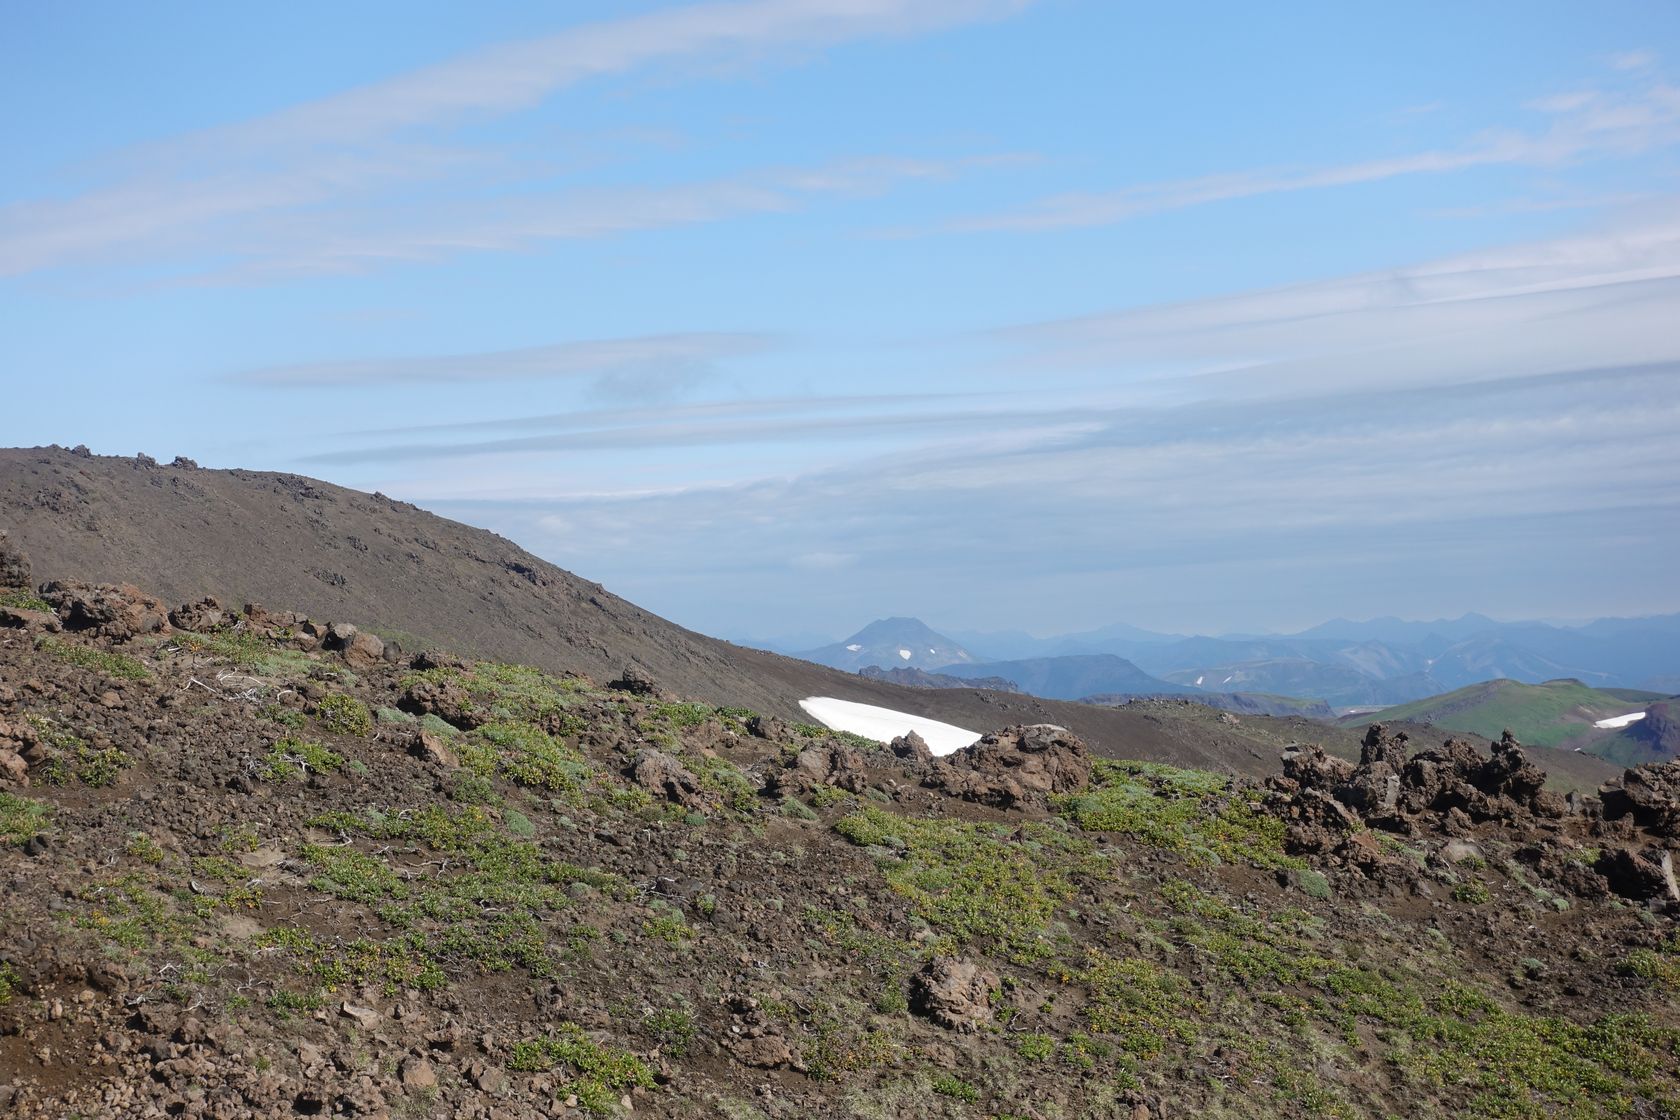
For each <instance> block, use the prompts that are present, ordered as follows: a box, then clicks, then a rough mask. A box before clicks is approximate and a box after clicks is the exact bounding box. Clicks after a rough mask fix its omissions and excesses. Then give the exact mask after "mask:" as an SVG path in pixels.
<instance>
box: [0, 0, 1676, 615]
mask: <svg viewBox="0 0 1680 1120" xmlns="http://www.w3.org/2000/svg"><path fill="white" fill-rule="evenodd" d="M0 27H3V28H4V34H0V99H3V101H4V104H6V105H7V106H8V111H7V112H6V113H4V114H0V152H4V156H3V157H0V158H3V161H4V163H3V166H4V168H5V174H4V175H0V376H3V378H4V382H5V385H6V389H7V392H6V393H5V394H4V398H3V399H4V400H5V401H6V405H5V407H4V408H0V443H3V444H6V445H37V444H45V443H60V444H64V445H67V446H70V445H75V444H87V445H88V446H90V447H91V448H92V449H93V450H94V451H96V452H99V453H102V454H126V455H132V454H134V453H136V452H145V453H147V454H151V455H153V456H156V457H158V458H160V459H162V460H164V461H166V462H167V461H168V460H169V459H171V458H173V457H174V456H176V455H185V456H188V457H190V458H193V459H195V460H197V461H198V462H199V463H200V464H202V465H204V466H207V467H246V468H253V469H264V470H279V471H289V472H296V473H301V474H307V475H311V476H314V477H319V478H324V479H327V480H330V481H332V482H336V483H339V484H342V485H346V486H351V487H355V488H358V489H363V490H370V491H371V490H378V491H382V492H384V493H386V494H389V495H391V496H393V497H398V498H403V499H406V500H409V501H413V502H416V503H418V504H420V505H422V506H425V507H427V508H429V509H433V510H435V511H437V512H440V513H443V514H445V515H447V516H451V517H455V518H458V519H460V520H463V521H466V522H469V523H471V524H474V525H480V526H484V527H486V528H490V529H493V530H495V531H497V532H499V533H502V534H503V535H505V536H507V537H509V538H511V539H513V540H515V541H517V542H519V543H521V544H523V545H525V546H526V547H527V548H529V549H530V550H532V551H533V552H536V553H537V554H539V555H541V556H543V557H545V558H547V559H549V560H552V561H554V562H555V563H557V564H560V565H561V566H563V567H566V568H569V569H571V570H573V571H576V572H578V573H580V574H581V575H584V576H586V577H588V578H590V579H593V580H598V581H600V582H602V583H604V584H605V585H606V586H607V587H608V588H609V589H610V590H613V591H615V592H617V593H619V594H621V595H624V596H625V597H627V598H630V599H632V600H633V601H635V602H638V603H640V604H641V605H643V606H645V607H647V608H649V609H651V610H654V611H657V612H659V613H661V614H664V615H666V616H667V617H670V618H672V619H675V620H676V621H678V622H681V623H683V624H685V625H688V626H690V627H693V628H695V629H699V630H703V631H706V632H709V633H713V634H718V635H720V636H726V637H746V636H755V637H768V636H775V635H784V634H790V633H800V634H813V633H815V634H828V635H832V636H836V637H838V636H840V635H843V634H846V633H850V632H851V631H853V630H855V629H857V628H858V627H860V626H862V625H863V624H864V623H865V622H867V621H869V620H870V619H872V618H877V617H882V616H887V615H916V616H919V617H921V618H923V619H925V620H927V621H929V622H930V623H932V624H934V625H936V626H944V627H947V628H951V629H964V630H1001V629H1021V630H1026V631H1028V632H1031V633H1035V634H1040V635H1043V634H1051V633H1057V632H1066V631H1075V630H1083V629H1089V628H1092V627H1095V626H1099V625H1105V624H1109V623H1115V622H1127V623H1131V624H1134V625H1139V626H1145V627H1150V628H1154V629H1160V630H1167V631H1172V632H1198V631H1200V632H1227V631H1239V630H1240V631H1251V632H1252V631H1265V630H1279V631H1288V630H1293V629H1298V628H1302V627H1305V626H1309V625H1312V624H1314V623H1316V622H1319V621H1322V620H1324V619H1327V618H1331V617H1336V616H1342V617H1356V618H1367V617H1373V616H1379V615H1398V616H1402V617H1410V618H1435V617H1451V616H1456V615H1458V614H1461V613H1463V612H1465V611H1471V610H1475V611H1481V612H1483V613H1487V614H1490V615H1493V616H1495V617H1501V618H1526V617H1546V618H1582V619H1584V618H1590V617H1595V616H1601V615H1637V614H1650V613H1658V612H1668V611H1675V610H1680V581H1677V580H1676V579H1675V578H1674V574H1673V573H1674V571H1675V561H1674V557H1675V556H1676V555H1677V554H1680V439H1677V438H1676V436H1675V433H1676V431H1677V430H1680V327H1677V326H1676V320H1677V319H1680V5H1676V4H1674V3H1672V2H1669V0H1645V2H1628V0H1602V2H1600V3H1595V4H1592V5H1584V4H1579V3H1573V2H1549V0H1538V2H1537V0H1524V2H1520V3H1518V2H1503V0H1499V2H1495V0H1490V2H1486V3H1478V4H1470V5H1467V4H1461V3H1453V4H1448V3H1417V4H1407V5H1350V4H1344V3H1322V4H1319V3H1298V4H1292V5H1283V6H1278V5H1270V6H1268V5H1254V4H1241V3H1185V4H1173V5H1147V4H1116V3H1113V2H1112V0H1039V2H1036V3H1035V2H1029V0H724V2H719V3H648V2H622V0H621V2H618V3H611V4H608V3H596V2H589V0H574V2H572V3H568V4H564V5H555V4H535V3H511V2H495V0H487V2H485V3H481V4H474V5H461V4H453V3H428V2H417V0H405V2H404V3H402V4H396V3H387V2H383V0H367V2H364V3H359V4H355V5H342V4H333V5H330V6H329V5H327V4H322V3H311V2H300V3H293V4H287V5H269V6H266V7H253V6H250V5H212V4H207V3H203V4H199V3H180V2H166V3H161V4H155V5H134V4H126V3H115V2H110V3H105V2H89V3H82V4H76V5H26V4H21V3H0Z"/></svg>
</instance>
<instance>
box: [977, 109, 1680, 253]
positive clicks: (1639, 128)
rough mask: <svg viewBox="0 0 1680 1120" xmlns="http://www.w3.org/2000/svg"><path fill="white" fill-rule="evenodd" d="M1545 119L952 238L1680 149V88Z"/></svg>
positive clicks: (1067, 208)
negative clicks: (1448, 144)
mask: <svg viewBox="0 0 1680 1120" xmlns="http://www.w3.org/2000/svg"><path fill="white" fill-rule="evenodd" d="M1529 108H1530V109H1531V110H1533V111H1535V112H1538V113H1540V114H1542V115H1543V116H1545V117H1546V118H1547V120H1546V121H1545V122H1544V124H1543V126H1542V127H1539V128H1536V129H1532V130H1529V131H1521V130H1514V129H1500V130H1490V131H1488V132H1485V133H1483V134H1482V135H1480V136H1477V137H1475V138H1473V139H1471V140H1469V141H1467V142H1466V143H1464V144H1463V145H1461V146H1459V147H1455V148H1441V149H1433V150H1429V151H1422V152H1413V153H1407V154H1402V155H1396V156H1389V157H1384V158H1380V159H1370V160H1362V161H1357V162H1352V163H1345V164H1339V165H1336V166H1333V167H1319V168H1310V169H1305V170H1277V169H1267V170H1248V171H1236V172H1226V173H1220V174H1214V175H1204V176H1199V177H1196V178H1191V179H1178V180H1172V181H1167V182H1155V183H1142V184H1138V185H1134V186H1127V187H1121V188H1118V189H1115V190H1108V191H1090V192H1078V193H1074V192H1070V193H1063V194H1058V195H1054V196H1051V197H1049V198H1045V199H1042V200H1040V201H1038V202H1036V203H1033V204H1032V205H1030V206H1027V207H1023V208H1020V209H1015V210H1009V211H1005V212H1001V213H996V214H990V215H982V216H978V217H973V218H966V219H961V220H958V221H955V222H952V223H950V224H949V225H948V226H946V227H945V229H946V231H948V232H975V231H1001V232H1020V233H1031V232H1044V231H1050V230H1061V229H1077V228H1083V227H1090V226H1102V225H1112V224H1115V223H1118V222H1124V221H1128V220H1131V219H1134V218H1139V217H1143V216H1145V215H1149V214H1159V213H1164V212H1167V211H1172V210H1183V209H1187V208H1190V207H1194V206H1203V205H1207V204H1209V203H1216V202H1227V201H1232V200H1235V199H1243V198H1255V197H1259V196H1262V195H1273V194H1283V193H1287V192H1291V191H1306V190H1323V189H1328V188H1333V187H1346V186H1354V185H1358V184H1363V183H1376V182H1382V181H1384V180H1388V179H1395V178H1399V177H1402V176H1411V175H1441V174H1447V173H1450V172H1455V171H1465V170H1469V169H1472V168H1477V167H1489V166H1496V165H1505V164H1515V165H1526V166H1534V167H1552V166H1559V165H1563V164H1567V163H1570V162H1573V161H1576V160H1581V159H1585V158H1589V157H1596V156H1605V155H1628V154H1634V153H1639V152H1646V151H1651V150H1653V149H1657V148H1666V147H1669V146H1671V145H1673V144H1676V143H1680V88H1676V87H1674V86H1670V85H1668V84H1666V83H1664V82H1660V81H1658V82H1652V83H1650V84H1648V85H1645V86H1643V87H1641V88H1639V89H1636V90H1632V91H1610V90H1599V89H1587V90H1576V91H1571V92H1568V93H1561V94H1554V95H1551V96H1549V97H1546V98H1543V99H1541V100H1538V101H1536V102H1533V103H1531V104H1530V105H1529Z"/></svg>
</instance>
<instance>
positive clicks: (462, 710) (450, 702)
mask: <svg viewBox="0 0 1680 1120" xmlns="http://www.w3.org/2000/svg"><path fill="white" fill-rule="evenodd" d="M397 706H398V707H399V708H401V709H402V710H403V711H405V712H412V713H414V714H415V715H422V716H426V715H431V716H437V717H438V718H439V719H441V720H443V721H444V722H445V723H447V724H449V725H450V726H451V727H459V728H460V729H461V730H463V731H471V730H472V729H473V728H475V727H477V726H479V725H480V724H481V723H483V722H484V721H483V718H482V716H481V714H480V713H479V711H478V709H477V707H476V705H474V704H473V702H472V697H471V696H470V695H468V693H467V690H466V688H464V687H463V686H462V685H461V683H460V682H459V681H452V680H441V681H416V682H414V684H412V685H410V686H409V688H408V691H406V692H404V693H403V695H402V699H401V700H399V701H398V702H397Z"/></svg>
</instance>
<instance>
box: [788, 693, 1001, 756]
mask: <svg viewBox="0 0 1680 1120" xmlns="http://www.w3.org/2000/svg"><path fill="white" fill-rule="evenodd" d="M799 706H800V707H801V708H803V709H805V712H806V714H808V715H809V716H810V717H811V718H812V719H814V720H816V721H817V722H818V723H820V724H822V725H823V726H824V727H828V728H832V729H833V730H835V731H850V732H851V733H852V734H853V735H862V736H863V737H864V738H865V739H874V740H875V741H876V742H878V743H890V742H892V741H893V740H894V739H896V738H898V737H899V736H900V735H903V734H905V733H906V732H908V731H914V732H915V733H916V734H918V735H920V736H921V737H922V738H923V739H924V740H926V741H927V745H928V749H929V750H931V751H932V752H933V753H934V754H950V753H951V752H952V751H958V750H961V749H962V748H964V747H966V746H968V745H969V744H970V743H972V742H974V741H975V740H976V739H978V738H980V734H979V732H977V731H965V730H964V729H962V728H960V727H953V726H952V725H951V724H949V723H940V722H939V721H938V720H936V719H927V718H926V717H924V716H913V715H910V714H909V713H908V712H895V711H893V710H892V709H891V708H878V707H876V706H875V705H874V704H858V703H854V702H853V701H851V700H836V699H834V698H833V697H830V696H809V697H806V698H805V699H804V700H801V701H800V702H799Z"/></svg>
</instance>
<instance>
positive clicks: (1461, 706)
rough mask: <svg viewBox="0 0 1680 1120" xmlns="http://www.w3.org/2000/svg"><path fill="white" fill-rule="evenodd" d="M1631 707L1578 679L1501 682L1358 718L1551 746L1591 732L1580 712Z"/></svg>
mask: <svg viewBox="0 0 1680 1120" xmlns="http://www.w3.org/2000/svg"><path fill="white" fill-rule="evenodd" d="M1630 706H1634V705H1631V704H1630V702H1629V701H1627V700H1624V699H1621V698H1619V697H1616V696H1612V695H1610V694H1609V693H1607V692H1601V691H1599V690H1598V689H1595V688H1588V687H1587V686H1586V685H1584V684H1582V683H1581V682H1580V681H1577V680H1556V681H1547V682H1545V683H1544V684H1522V683H1520V682H1518V681H1509V680H1501V681H1487V682H1484V683H1482V684H1473V685H1470V686H1468V687H1466V688H1461V689H1458V690H1457V691H1456V692H1448V693H1444V694H1442V695H1440V696H1430V697H1426V698H1424V699H1422V700H1414V701H1413V702H1411V703H1410V704H1401V705H1399V706H1398V707H1394V708H1387V709H1385V710H1383V711H1381V712H1376V713H1374V714H1366V715H1362V716H1360V717H1358V720H1357V722H1358V723H1360V724H1363V723H1367V722H1382V723H1398V722H1402V721H1411V722H1415V723H1429V724H1433V725H1434V726H1436V727H1443V728H1446V729H1447V730H1449V731H1458V732H1462V733H1464V734H1467V735H1479V736H1481V737H1482V738H1484V739H1498V738H1499V736H1500V734H1501V733H1502V732H1504V731H1505V730H1506V729H1507V728H1509V729H1510V731H1511V733H1512V734H1514V735H1515V736H1516V737H1517V738H1518V739H1520V740H1522V741H1523V742H1524V743H1528V744H1530V745H1532V746H1541V747H1556V746H1560V745H1561V744H1563V743H1564V742H1566V741H1567V740H1570V739H1573V738H1575V737H1576V736H1579V735H1584V734H1586V733H1587V732H1588V731H1591V730H1592V720H1593V718H1595V716H1594V715H1589V716H1587V717H1586V718H1584V719H1583V718H1582V712H1583V711H1584V712H1590V713H1595V714H1599V715H1604V716H1611V715H1620V714H1622V713H1623V712H1625V711H1627V710H1628V709H1629V707H1630Z"/></svg>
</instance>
